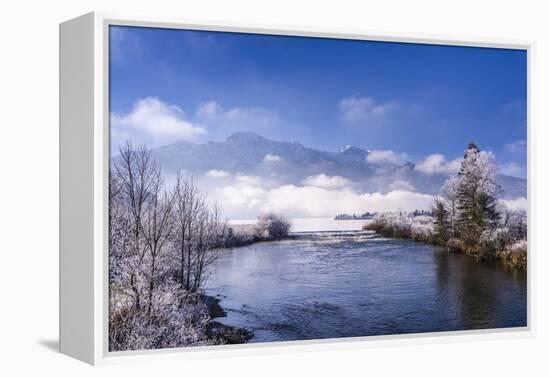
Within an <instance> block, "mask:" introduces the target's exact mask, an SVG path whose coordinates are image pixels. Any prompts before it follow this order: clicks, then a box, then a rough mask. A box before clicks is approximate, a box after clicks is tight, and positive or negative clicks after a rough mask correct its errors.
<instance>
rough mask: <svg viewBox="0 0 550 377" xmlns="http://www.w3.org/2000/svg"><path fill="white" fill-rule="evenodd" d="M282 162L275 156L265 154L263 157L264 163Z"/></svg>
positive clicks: (279, 157)
mask: <svg viewBox="0 0 550 377" xmlns="http://www.w3.org/2000/svg"><path fill="white" fill-rule="evenodd" d="M281 160H282V158H281V156H277V155H276V154H269V153H268V154H266V155H265V157H264V162H280V161H281Z"/></svg>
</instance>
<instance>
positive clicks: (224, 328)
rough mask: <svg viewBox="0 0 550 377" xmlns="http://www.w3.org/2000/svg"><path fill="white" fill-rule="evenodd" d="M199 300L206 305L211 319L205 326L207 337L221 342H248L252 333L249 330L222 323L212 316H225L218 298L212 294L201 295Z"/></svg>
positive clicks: (225, 313)
mask: <svg viewBox="0 0 550 377" xmlns="http://www.w3.org/2000/svg"><path fill="white" fill-rule="evenodd" d="M201 301H202V302H203V303H204V304H205V305H206V308H207V310H208V315H210V318H211V321H210V323H209V324H208V326H207V327H206V335H207V336H208V338H210V339H212V340H214V341H216V342H219V343H221V344H242V343H246V342H248V341H249V340H250V339H251V338H252V336H253V335H254V334H253V333H252V332H251V331H249V330H247V329H244V328H238V327H233V326H229V325H224V324H223V323H221V322H218V321H215V320H214V318H221V317H225V316H227V312H226V311H225V310H224V308H223V307H222V306H221V305H220V299H219V298H217V297H214V296H208V295H201Z"/></svg>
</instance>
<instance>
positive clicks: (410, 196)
mask: <svg viewBox="0 0 550 377" xmlns="http://www.w3.org/2000/svg"><path fill="white" fill-rule="evenodd" d="M432 200H433V198H432V196H431V195H424V194H419V193H414V192H410V191H391V192H389V193H387V194H382V193H379V192H377V193H365V194H360V193H356V192H355V191H353V190H351V189H349V188H343V189H340V190H328V189H324V188H320V187H311V186H294V185H286V186H281V187H278V188H275V189H272V190H270V191H269V192H268V193H267V197H266V199H265V202H264V203H263V204H262V205H261V207H260V208H261V210H262V211H276V212H281V213H284V214H286V215H287V216H290V217H331V216H334V215H335V214H337V213H343V212H344V213H360V212H366V211H413V210H415V209H429V208H430V205H431V203H432Z"/></svg>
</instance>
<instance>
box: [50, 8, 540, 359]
mask: <svg viewBox="0 0 550 377" xmlns="http://www.w3.org/2000/svg"><path fill="white" fill-rule="evenodd" d="M110 25H131V26H146V27H162V28H175V29H192V30H210V31H228V32H251V33H257V34H275V35H293V36H314V37H330V38H341V39H358V40H371V41H372V40H374V41H394V42H410V43H420V44H438V45H458V46H475V47H492V48H514V49H521V50H525V51H526V52H527V61H528V76H527V77H528V103H527V109H528V115H527V120H528V121H527V130H528V200H529V209H528V218H529V220H528V221H529V224H530V223H531V219H533V218H534V210H535V208H534V206H533V205H532V203H533V200H534V192H533V190H532V188H533V185H534V177H533V174H532V171H533V169H532V158H531V156H533V154H534V151H533V148H534V145H533V143H532V139H533V126H532V124H531V122H532V118H531V114H532V108H531V106H532V99H531V93H532V82H533V81H532V80H533V77H532V72H533V67H532V64H533V59H532V54H533V52H534V48H535V46H534V42H532V41H509V40H505V41H502V40H493V39H490V40H489V39H486V38H470V37H468V38H461V37H452V36H451V37H449V36H427V35H414V34H411V35H409V34H408V33H407V34H400V33H390V34H389V33H379V32H370V31H369V32H366V31H365V30H350V29H346V28H338V29H327V28H315V27H309V26H287V25H253V24H246V25H244V24H239V23H230V22H221V23H216V24H209V23H201V22H198V21H189V20H171V19H160V18H152V17H133V16H127V15H118V14H108V13H98V12H93V13H88V14H86V15H83V16H80V17H78V18H75V19H72V20H69V21H66V22H64V23H62V24H61V25H60V352H62V353H64V354H67V355H69V356H72V357H74V358H76V359H79V360H82V361H84V362H87V363H90V364H109V363H117V362H128V361H144V360H159V359H172V358H176V359H181V358H185V357H204V356H208V357H210V356H212V355H214V356H224V355H229V354H234V353H253V354H258V353H266V352H267V353H269V352H274V351H276V352H293V351H294V350H296V349H297V348H301V349H309V350H317V349H323V348H325V347H330V348H352V347H370V346H379V345H383V344H388V343H394V342H415V343H421V342H434V341H437V342H440V341H443V342H448V341H470V340H477V339H479V338H480V337H483V338H492V339H501V338H509V337H525V336H533V335H534V333H535V330H534V329H535V318H534V315H533V313H534V310H533V306H534V305H535V303H534V302H533V298H534V297H535V296H534V293H533V291H534V288H535V287H534V286H533V282H534V281H535V280H534V279H535V276H534V269H533V268H531V266H533V263H535V260H536V253H535V250H533V244H534V243H533V242H530V243H529V258H528V266H529V267H528V297H527V302H528V308H527V314H528V319H527V324H528V325H527V327H525V328H514V329H495V330H464V331H460V332H440V333H430V334H411V335H384V336H376V337H359V338H345V339H330V340H311V341H310V340H308V341H296V342H292V343H287V342H281V343H268V344H244V345H231V346H228V345H224V346H219V347H218V346H216V347H191V348H178V349H170V350H149V351H125V352H116V353H113V352H109V351H108V344H107V330H108V328H107V325H108V324H107V309H108V301H107V300H108V291H107V289H108V284H107V283H108V281H107V279H108V274H107V271H108V258H107V255H108V254H107V253H108V246H107V234H108V222H107V214H108V195H107V183H108V165H109V161H108V158H109V147H108V146H109V140H108V137H109V132H108V127H109V114H108V106H107V104H108V101H109V98H108V96H109V93H108V87H109V85H108V84H109V83H108V80H109V72H108V64H107V62H108V43H109V41H108V27H109V26H110ZM533 229H534V227H533V226H531V225H529V226H528V232H529V239H531V240H532V239H533V236H532V232H533Z"/></svg>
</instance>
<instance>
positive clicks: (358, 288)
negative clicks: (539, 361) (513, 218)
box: [207, 230, 527, 342]
mask: <svg viewBox="0 0 550 377" xmlns="http://www.w3.org/2000/svg"><path fill="white" fill-rule="evenodd" d="M207 291H208V293H209V294H211V295H219V297H220V298H221V299H222V300H221V305H222V306H223V307H224V308H225V309H226V310H227V312H228V315H227V317H224V318H219V319H218V320H219V321H220V322H223V323H225V324H228V325H232V326H237V327H244V328H247V329H249V330H251V331H252V332H253V333H254V337H253V339H252V340H251V341H252V342H266V341H280V340H299V339H321V338H336V337H351V336H365V335H381V334H402V333H418V332H431V331H446V330H462V329H486V328H499V327H517V326H526V321H527V319H526V318H527V284H526V274H525V272H522V271H513V270H507V269H506V268H504V267H503V266H501V265H498V264H493V263H483V262H481V263H480V262H476V261H475V260H474V259H472V258H470V257H467V256H465V255H462V254H455V253H448V252H447V251H446V250H444V249H442V248H438V247H434V246H431V245H425V244H422V243H415V242H413V241H408V240H393V239H385V238H379V237H377V236H376V235H375V234H374V233H372V232H365V231H357V230H355V231H325V232H302V233H297V238H296V239H293V240H285V241H278V242H268V243H259V244H255V245H251V246H248V247H242V248H235V249H232V250H221V251H220V256H219V259H218V260H217V262H216V266H215V272H214V273H213V275H212V276H211V278H210V280H209V282H208V288H207Z"/></svg>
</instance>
